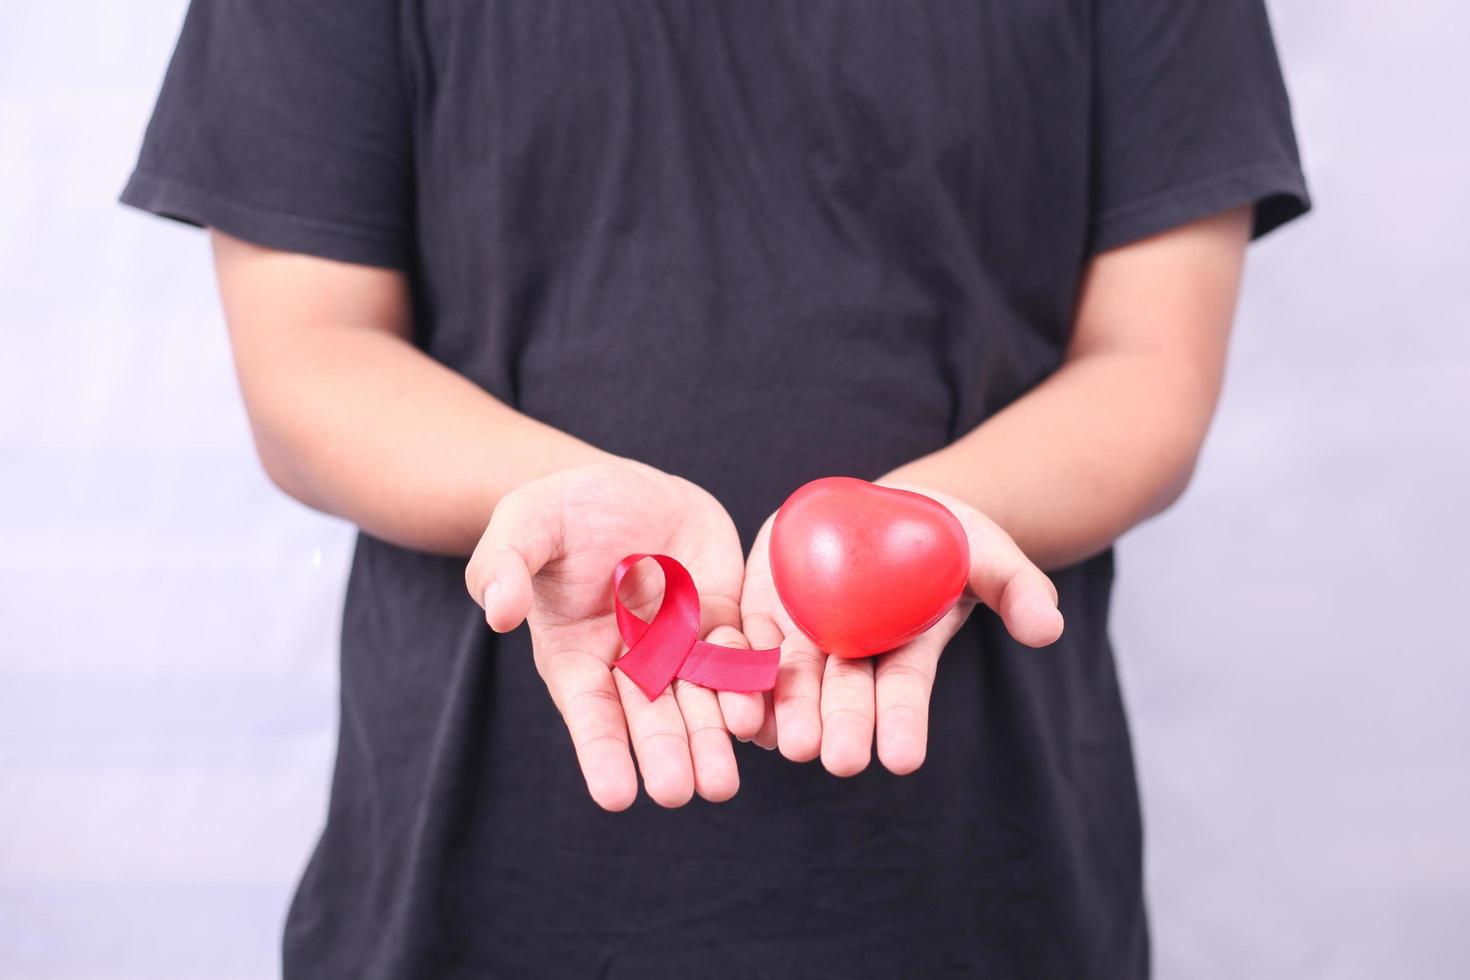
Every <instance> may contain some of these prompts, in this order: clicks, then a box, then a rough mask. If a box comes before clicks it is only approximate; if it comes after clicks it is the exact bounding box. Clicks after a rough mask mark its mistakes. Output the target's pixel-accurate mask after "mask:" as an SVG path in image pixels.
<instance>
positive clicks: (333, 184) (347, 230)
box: [121, 0, 412, 267]
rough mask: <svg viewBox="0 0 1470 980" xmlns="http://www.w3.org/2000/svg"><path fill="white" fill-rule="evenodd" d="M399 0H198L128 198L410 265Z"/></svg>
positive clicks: (222, 225)
mask: <svg viewBox="0 0 1470 980" xmlns="http://www.w3.org/2000/svg"><path fill="white" fill-rule="evenodd" d="M397 10H398V2H397V0H193V2H192V4H191V5H190V7H189V11H188V14H187V16H186V17H185V20H184V27H183V31H182V33H181V35H180V37H179V42H178V47H177V49H176V50H175V52H174V56H173V60H172V62H171V63H170V64H169V68H168V73H167V75H166V76H165V79H164V83H163V89H162V91H161V92H160V93H159V96H158V103H157V106H156V107H155V109H154V112H153V117H152V120H151V121H150V122H149V124H148V130H147V134H146V135H145V137H144V140H143V148H142V151H141V153H140V155H139V159H138V164H137V169H136V170H135V171H134V172H133V174H132V176H131V178H130V179H129V181H128V183H127V186H126V188H125V189H124V190H123V193H122V198H121V199H122V201H123V203H125V204H130V205H132V206H134V207H138V208H142V209H143V210H146V211H151V212H153V213H155V214H160V215H163V216H165V217H168V218H174V219H177V220H180V221H185V222H188V223H190V224H194V225H199V226H210V227H215V228H218V229H220V230H221V231H223V232H226V233H227V234H230V235H234V236H236V237H238V238H243V239H245V240H247V241H251V242H254V243H256V244H258V245H263V246H266V247H269V248H277V249H282V250H285V251H292V252H305V253H308V254H312V255H318V256H322V257H324V258H331V259H338V260H341V261H345V262H358V263H364V264H369V265H380V266H388V267H402V266H403V265H404V264H405V262H406V260H407V245H406V243H407V241H408V236H409V229H410V226H411V216H410V213H409V211H410V208H411V201H412V193H411V187H410V179H411V171H412V162H411V146H412V143H411V128H410V123H409V118H408V108H407V105H408V100H407V98H406V92H405V86H404V82H403V74H402V64H401V59H400V54H401V50H400V43H399V37H400V33H399V25H398V19H397Z"/></svg>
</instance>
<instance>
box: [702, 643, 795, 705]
mask: <svg viewBox="0 0 1470 980" xmlns="http://www.w3.org/2000/svg"><path fill="white" fill-rule="evenodd" d="M780 663H781V648H780V647H772V648H771V649H769V650H741V649H737V648H736V647H722V646H716V645H715V644H713V643H705V642H704V641H703V640H700V641H698V642H697V643H695V644H694V646H693V647H692V648H691V649H690V651H689V656H688V657H686V658H685V660H684V666H683V667H681V668H679V676H680V677H681V678H683V679H684V680H686V681H693V682H694V683H695V684H699V685H701V686H703V687H708V688H711V689H713V690H716V691H744V692H752V693H753V692H758V691H769V690H770V689H771V688H773V687H775V686H776V670H777V668H778V667H779V666H780Z"/></svg>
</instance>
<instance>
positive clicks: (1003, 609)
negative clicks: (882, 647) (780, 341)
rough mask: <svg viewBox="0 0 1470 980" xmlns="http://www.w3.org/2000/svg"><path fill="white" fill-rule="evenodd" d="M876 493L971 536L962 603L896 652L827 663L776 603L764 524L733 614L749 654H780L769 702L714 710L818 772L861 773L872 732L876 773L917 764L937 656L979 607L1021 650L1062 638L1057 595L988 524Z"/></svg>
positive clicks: (746, 699) (949, 503) (961, 507)
mask: <svg viewBox="0 0 1470 980" xmlns="http://www.w3.org/2000/svg"><path fill="white" fill-rule="evenodd" d="M885 485H889V486H899V487H901V488H902V489H905V490H913V491H915V492H918V493H922V494H924V495H925V496H928V497H932V498H934V499H935V500H937V501H939V502H940V503H942V504H944V505H945V506H946V507H948V508H949V509H950V511H951V512H952V513H953V514H954V515H955V517H957V518H958V519H959V521H960V524H961V525H962V526H963V527H964V529H965V534H966V535H967V536H968V537H969V540H970V577H969V584H968V587H967V588H966V590H965V594H964V595H963V596H962V597H961V598H960V601H959V602H958V603H956V604H955V606H954V608H953V609H951V610H950V611H949V612H948V613H947V614H945V616H944V618H942V619H941V620H940V621H939V622H938V623H936V624H934V626H932V627H931V628H930V629H929V630H928V631H926V632H924V633H923V634H921V635H919V636H918V637H915V638H914V639H912V640H910V641H909V642H908V643H906V644H904V645H903V646H901V647H899V648H898V649H896V650H892V651H890V652H888V653H884V654H879V655H878V656H876V657H864V658H861V659H854V660H846V659H843V658H841V657H836V656H829V655H828V654H826V653H825V652H823V651H822V650H820V649H818V648H817V646H816V645H815V644H814V643H813V642H812V641H811V640H810V639H809V638H808V637H807V636H806V635H805V634H803V633H802V632H801V631H800V630H799V629H797V628H796V625H795V624H794V623H793V622H792V621H791V618H790V617H789V616H788V615H787V614H786V610H785V608H784V607H783V606H782V605H781V601H780V599H779V598H778V597H777V596H776V587H775V585H774V583H773V582H772V579H771V562H770V550H769V547H768V544H769V541H770V535H771V524H772V521H774V519H775V518H774V516H773V517H772V518H771V519H770V520H767V521H766V523H765V525H764V526H763V527H762V528H761V530H760V534H759V535H757V537H756V540H755V545H754V546H753V547H752V548H751V552H750V560H749V562H748V564H747V566H746V570H745V587H744V591H743V592H742V593H741V598H740V613H741V617H742V620H743V627H742V628H743V629H744V631H745V636H746V638H747V639H748V640H749V641H750V644H751V645H752V646H755V647H772V646H776V645H778V644H779V645H780V647H781V666H780V670H779V672H778V674H777V676H776V687H775V690H774V691H773V692H771V693H769V694H766V695H750V694H745V695H729V696H727V699H726V700H725V701H723V702H722V703H723V704H725V705H726V710H725V720H726V722H727V724H728V725H729V730H730V731H731V732H732V733H734V734H735V735H737V736H739V737H741V738H753V739H754V740H755V741H756V742H757V743H758V744H760V745H762V746H764V747H766V748H772V747H777V746H779V748H780V750H781V754H782V755H784V756H785V757H786V758H788V759H790V760H792V761H793V762H808V761H810V760H812V759H814V758H816V757H817V756H818V755H819V754H820V755H821V757H822V765H824V766H825V767H826V768H827V770H828V771H829V772H831V773H832V774H833V775H837V776H853V775H856V774H857V773H859V772H862V771H863V769H865V768H867V765H868V762H869V760H870V758H871V755H872V746H873V738H874V729H875V728H876V730H877V741H878V758H879V760H880V761H881V762H882V763H883V765H884V766H885V767H887V768H888V769H889V770H891V771H893V772H895V773H898V774H899V775H903V774H906V773H910V772H913V771H914V770H915V769H918V768H919V766H920V765H922V764H923V762H924V755H925V752H926V750H927V748H928V742H929V694H930V691H931V690H932V688H933V686H934V672H935V670H936V669H937V668H938V666H939V656H940V654H942V653H943V652H944V648H945V645H946V644H948V643H949V641H950V639H951V638H952V637H953V636H954V635H955V633H957V632H958V631H959V629H960V627H961V626H963V625H964V624H965V620H967V619H969V618H970V612H971V611H972V610H973V609H974V608H975V606H976V605H977V604H978V603H981V602H983V603H984V604H985V605H987V606H989V607H990V608H992V609H994V610H995V611H996V612H998V613H999V614H1000V616H1001V618H1002V620H1004V622H1005V625H1006V629H1007V630H1008V631H1009V632H1010V634H1011V635H1012V636H1013V637H1015V638H1016V639H1017V640H1019V641H1020V642H1022V643H1024V644H1026V645H1027V646H1032V647H1040V646H1046V645H1047V644H1049V643H1053V642H1055V641H1056V639H1057V637H1059V636H1060V635H1061V633H1062V614H1061V612H1059V611H1058V609H1057V591H1056V588H1055V587H1054V586H1053V585H1052V583H1051V580H1050V579H1049V578H1047V577H1046V575H1045V574H1043V573H1042V571H1041V570H1040V569H1039V568H1037V567H1036V566H1035V565H1034V564H1032V563H1031V561H1030V560H1028V559H1027V558H1026V556H1025V555H1024V554H1023V553H1022V552H1021V550H1020V549H1019V548H1018V547H1016V544H1015V542H1014V541H1012V540H1011V538H1010V536H1009V535H1007V534H1006V533H1005V532H1004V531H1002V530H1001V529H1000V527H999V526H997V525H996V524H995V522H993V521H991V520H990V519H989V518H987V517H986V516H985V515H984V514H982V513H980V512H979V511H978V510H976V509H975V508H974V507H971V506H969V505H968V504H966V503H964V502H962V501H960V500H957V499H955V498H954V497H950V496H948V495H947V494H942V493H938V492H936V491H933V490H928V489H925V488H923V487H917V486H911V485H906V484H897V483H893V484H885ZM737 699H738V702H737Z"/></svg>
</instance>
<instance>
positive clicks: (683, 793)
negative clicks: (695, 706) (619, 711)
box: [613, 670, 694, 807]
mask: <svg viewBox="0 0 1470 980" xmlns="http://www.w3.org/2000/svg"><path fill="white" fill-rule="evenodd" d="M613 674H614V676H615V682H616V684H617V687H618V694H619V696H620V697H621V698H622V701H623V713H624V715H626V716H627V719H628V735H629V736H630V738H631V739H632V743H633V753H634V755H636V756H637V758H638V771H639V772H641V773H642V774H643V789H644V791H645V792H646V793H647V794H648V796H649V799H651V800H653V802H655V803H657V804H658V805H659V806H666V807H679V806H683V805H684V804H685V803H688V802H689V801H690V799H692V798H693V797H694V763H693V761H692V760H691V759H690V757H689V732H688V729H686V728H685V726H684V716H683V714H682V713H681V712H680V710H679V704H678V702H677V701H675V700H674V694H673V690H672V689H671V688H665V689H664V691H663V693H662V694H660V695H659V696H658V697H656V698H654V699H653V700H652V701H650V700H648V698H647V696H646V695H644V693H643V692H642V691H640V690H639V689H638V687H637V685H635V684H634V683H633V682H632V681H631V680H630V679H629V678H628V677H627V675H626V674H624V673H623V672H622V671H620V670H615V671H613Z"/></svg>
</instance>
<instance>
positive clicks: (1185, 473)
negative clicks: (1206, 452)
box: [1149, 455, 1198, 517]
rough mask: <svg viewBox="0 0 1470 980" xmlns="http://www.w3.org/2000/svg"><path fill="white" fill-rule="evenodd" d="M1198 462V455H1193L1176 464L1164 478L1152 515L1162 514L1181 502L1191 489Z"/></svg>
mask: <svg viewBox="0 0 1470 980" xmlns="http://www.w3.org/2000/svg"><path fill="white" fill-rule="evenodd" d="M1197 462H1198V456H1197V455H1191V456H1190V457H1189V458H1188V459H1186V460H1183V461H1181V462H1179V463H1177V464H1175V465H1174V466H1173V467H1172V468H1171V471H1170V472H1169V474H1168V476H1167V477H1166V479H1165V480H1164V485H1163V487H1162V488H1161V489H1160V490H1159V492H1158V494H1157V496H1155V498H1154V504H1153V508H1152V511H1153V512H1152V513H1151V514H1150V515H1149V516H1150V517H1153V516H1156V515H1158V514H1162V513H1163V512H1164V511H1166V510H1168V509H1169V508H1170V507H1173V506H1174V505H1175V504H1176V503H1178V502H1179V498H1180V497H1183V496H1184V491H1186V490H1188V489H1189V484H1190V481H1192V480H1193V479H1194V471H1195V466H1196V463H1197Z"/></svg>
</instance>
